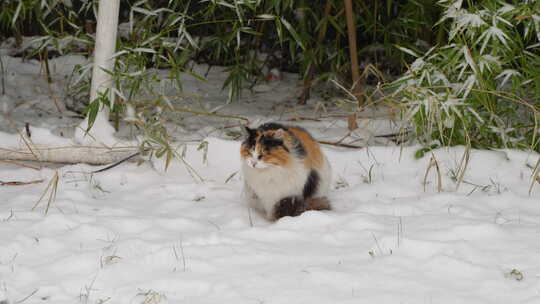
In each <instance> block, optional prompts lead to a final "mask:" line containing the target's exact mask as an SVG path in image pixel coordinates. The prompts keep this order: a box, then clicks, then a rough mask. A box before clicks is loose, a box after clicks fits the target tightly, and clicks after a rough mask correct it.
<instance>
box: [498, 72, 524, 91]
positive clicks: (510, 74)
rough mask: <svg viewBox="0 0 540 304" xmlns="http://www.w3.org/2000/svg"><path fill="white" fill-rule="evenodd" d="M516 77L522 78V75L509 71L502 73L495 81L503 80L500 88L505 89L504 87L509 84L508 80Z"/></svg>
mask: <svg viewBox="0 0 540 304" xmlns="http://www.w3.org/2000/svg"><path fill="white" fill-rule="evenodd" d="M514 76H521V74H520V73H519V72H518V71H516V70H514V69H507V70H504V71H502V72H501V73H500V74H499V75H497V77H495V79H500V78H502V79H503V80H502V82H501V83H500V85H499V88H503V87H504V85H505V84H506V83H507V82H508V80H509V79H510V78H511V77H514Z"/></svg>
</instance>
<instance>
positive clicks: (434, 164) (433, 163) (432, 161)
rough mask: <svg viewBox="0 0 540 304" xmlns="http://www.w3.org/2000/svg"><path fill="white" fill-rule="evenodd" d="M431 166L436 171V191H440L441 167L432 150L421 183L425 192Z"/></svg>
mask: <svg viewBox="0 0 540 304" xmlns="http://www.w3.org/2000/svg"><path fill="white" fill-rule="evenodd" d="M432 167H435V170H436V171H437V192H441V191H442V176H441V169H440V167H439V162H438V161H437V158H436V157H435V154H433V152H432V153H431V158H430V159H429V164H428V167H427V169H426V174H424V183H423V184H424V192H426V185H427V177H428V174H429V171H430V170H431V168H432Z"/></svg>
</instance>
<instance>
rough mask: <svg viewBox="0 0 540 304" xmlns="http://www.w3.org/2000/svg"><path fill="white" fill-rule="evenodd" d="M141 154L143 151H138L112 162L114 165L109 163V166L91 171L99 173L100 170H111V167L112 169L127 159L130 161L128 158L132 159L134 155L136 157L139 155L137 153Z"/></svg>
mask: <svg viewBox="0 0 540 304" xmlns="http://www.w3.org/2000/svg"><path fill="white" fill-rule="evenodd" d="M140 154H141V152H140V151H139V152H137V153H134V154H132V155H130V156H128V157H126V158H124V159H121V160H119V161H117V162H116V163H114V164H112V165H109V166H107V167H105V168H101V169H99V170H96V171H92V172H90V173H99V172H103V171H107V170H109V169H112V168H114V167H116V166H118V165H120V164H121V163H123V162H125V161H128V160H130V159H132V158H133V157H135V156H137V155H140Z"/></svg>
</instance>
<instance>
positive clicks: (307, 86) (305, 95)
mask: <svg viewBox="0 0 540 304" xmlns="http://www.w3.org/2000/svg"><path fill="white" fill-rule="evenodd" d="M331 9H332V2H331V1H330V0H327V1H326V6H325V7H324V17H323V18H327V17H328V16H329V15H330V10H331ZM327 26H328V23H327V22H326V23H324V24H323V26H321V29H320V30H319V36H318V37H317V42H318V43H319V44H321V43H322V42H323V40H324V36H325V34H326V28H327ZM314 75H315V64H314V63H311V64H310V65H309V68H308V71H307V73H306V77H305V78H304V88H303V90H302V95H300V97H299V98H298V104H301V105H304V104H306V102H307V100H308V99H309V96H310V91H311V85H312V81H313V77H314Z"/></svg>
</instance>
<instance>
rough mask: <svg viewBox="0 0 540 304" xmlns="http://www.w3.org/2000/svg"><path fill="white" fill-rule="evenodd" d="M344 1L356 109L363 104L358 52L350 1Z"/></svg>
mask: <svg viewBox="0 0 540 304" xmlns="http://www.w3.org/2000/svg"><path fill="white" fill-rule="evenodd" d="M344 1H345V14H346V17H347V34H348V36H349V56H350V57H351V72H352V81H353V86H352V93H353V95H354V96H355V97H356V99H357V101H358V107H360V106H361V105H362V104H363V98H362V85H361V83H360V69H359V65H358V52H357V49H356V25H355V23H354V11H353V6H352V0H344Z"/></svg>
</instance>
